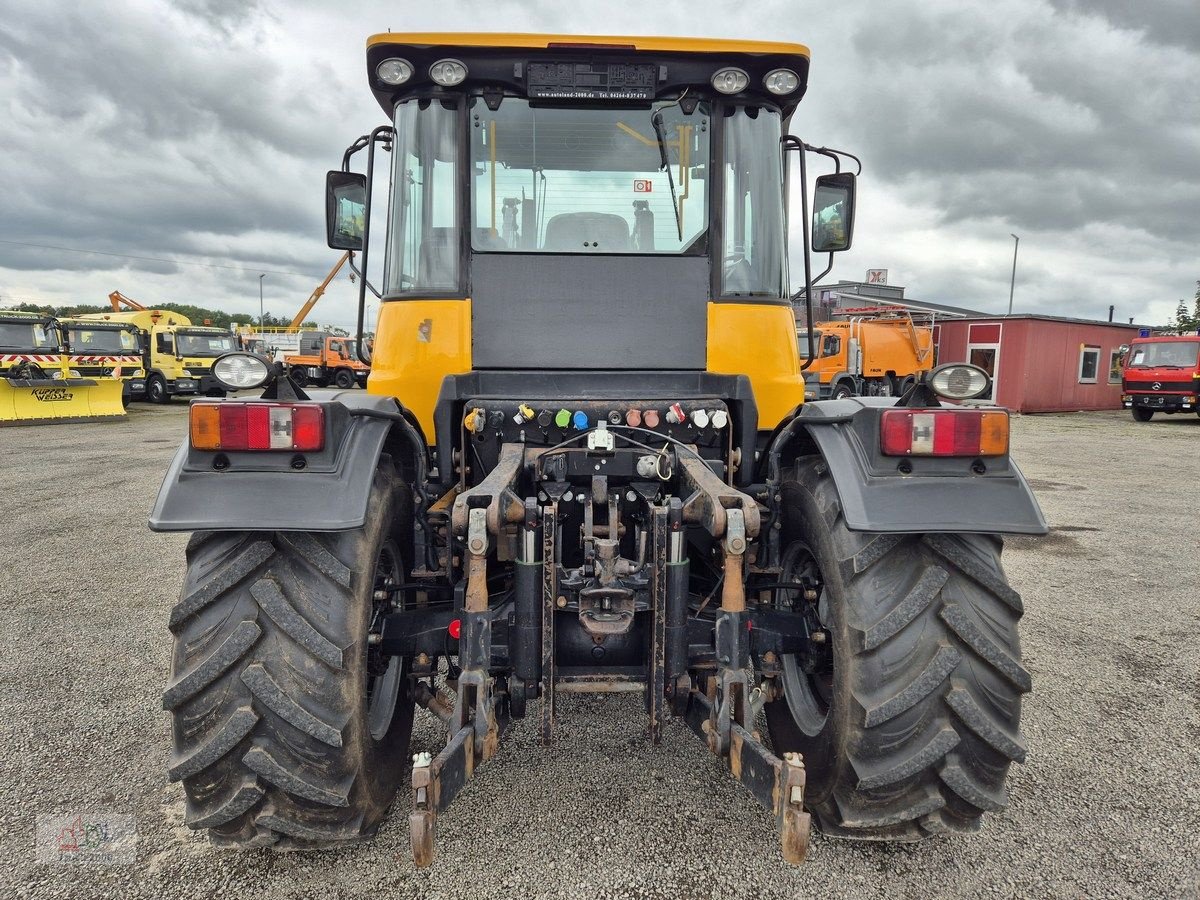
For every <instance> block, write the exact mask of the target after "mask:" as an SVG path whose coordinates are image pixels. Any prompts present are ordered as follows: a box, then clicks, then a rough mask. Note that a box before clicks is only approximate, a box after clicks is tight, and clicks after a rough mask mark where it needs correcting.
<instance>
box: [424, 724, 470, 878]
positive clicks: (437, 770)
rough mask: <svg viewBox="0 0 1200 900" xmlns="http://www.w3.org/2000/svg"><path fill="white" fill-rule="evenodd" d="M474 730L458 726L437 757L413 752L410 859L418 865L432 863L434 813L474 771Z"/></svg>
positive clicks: (460, 788) (435, 821)
mask: <svg viewBox="0 0 1200 900" xmlns="http://www.w3.org/2000/svg"><path fill="white" fill-rule="evenodd" d="M474 738H475V732H474V729H472V728H470V727H466V728H460V729H459V730H458V731H457V732H456V733H455V734H454V736H453V737H452V738H451V739H450V741H449V743H447V744H446V747H445V749H444V750H442V752H441V753H439V754H438V755H437V757H436V758H434V759H430V755H429V754H428V753H417V754H415V755H414V756H413V771H412V786H413V805H412V812H411V813H410V814H409V816H408V832H409V841H410V843H411V845H412V854H413V862H414V863H416V865H417V867H418V868H425V867H427V866H429V865H431V864H432V863H433V856H434V836H435V834H436V832H437V815H438V813H440V812H442V811H443V810H444V809H446V807H448V806H449V805H450V803H451V801H452V800H454V798H455V797H456V796H458V792H459V791H461V790H462V789H463V786H464V785H465V784H466V783H467V781H468V780H470V778H471V776H472V775H473V774H474V772H475V754H474V751H473V746H472V745H473V744H474Z"/></svg>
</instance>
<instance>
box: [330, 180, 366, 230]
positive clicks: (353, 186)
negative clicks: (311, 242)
mask: <svg viewBox="0 0 1200 900" xmlns="http://www.w3.org/2000/svg"><path fill="white" fill-rule="evenodd" d="M366 209H367V176H366V175H360V174H358V173H357V172H337V171H335V172H330V173H328V174H327V175H326V176H325V235H326V239H327V241H328V243H329V246H330V247H332V248H333V249H334V250H361V249H362V248H363V233H364V231H365V230H366Z"/></svg>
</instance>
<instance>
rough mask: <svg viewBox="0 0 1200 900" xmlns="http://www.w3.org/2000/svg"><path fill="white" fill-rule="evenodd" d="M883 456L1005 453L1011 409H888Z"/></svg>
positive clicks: (881, 438)
mask: <svg viewBox="0 0 1200 900" xmlns="http://www.w3.org/2000/svg"><path fill="white" fill-rule="evenodd" d="M879 444H880V450H881V451H882V452H883V455H884V456H1004V455H1005V454H1006V453H1008V413H1007V412H1005V411H1003V410H995V409H989V410H978V409H925V410H909V409H888V410H884V412H883V421H882V423H881V428H880V434H879Z"/></svg>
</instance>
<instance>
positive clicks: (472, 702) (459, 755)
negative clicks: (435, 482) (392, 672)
mask: <svg viewBox="0 0 1200 900" xmlns="http://www.w3.org/2000/svg"><path fill="white" fill-rule="evenodd" d="M466 538H467V540H466V545H467V554H468V555H467V578H466V582H467V585H466V596H465V602H464V604H463V611H462V633H461V637H460V643H459V664H460V665H461V667H462V671H461V673H460V674H459V676H458V695H457V698H456V700H455V703H454V709H453V711H452V712H451V713H450V715H449V717H448V719H447V723H446V724H447V729H448V732H449V738H448V740H447V742H446V746H445V748H444V749H443V750H442V752H441V753H439V754H438V755H437V756H436V757H435V756H432V754H429V753H417V754H415V755H414V756H413V771H412V790H413V794H412V812H411V813H410V814H409V817H408V825H409V838H410V840H411V843H412V853H413V862H415V863H416V865H417V866H418V867H420V868H424V867H426V866H429V865H432V863H433V857H434V838H435V835H436V831H437V815H438V813H439V812H442V811H443V810H445V809H446V807H448V806H449V805H450V803H451V802H452V801H453V800H454V798H455V797H456V796H457V795H458V792H459V791H461V790H462V788H463V787H464V786H465V785H466V783H467V781H468V780H470V778H471V776H472V775H473V774H474V772H475V766H476V765H477V764H478V763H483V762H486V761H487V760H489V759H491V758H492V757H493V756H495V755H496V751H497V750H498V749H499V745H500V733H501V732H502V731H503V730H504V728H505V727H506V726H507V724H508V718H509V717H508V710H507V708H506V707H505V706H504V705H503V704H498V703H497V702H496V696H495V694H494V693H493V690H492V681H493V679H492V676H491V674H490V673H489V672H488V667H489V665H490V663H491V646H492V639H491V628H492V623H491V617H490V614H489V612H488V594H487V553H488V547H489V541H488V528H487V510H486V509H484V508H482V507H476V508H472V509H470V511H469V514H468V524H467V535H466ZM421 699H422V698H421V697H418V700H419V701H420V700H421ZM424 699H426V700H428V699H429V698H424Z"/></svg>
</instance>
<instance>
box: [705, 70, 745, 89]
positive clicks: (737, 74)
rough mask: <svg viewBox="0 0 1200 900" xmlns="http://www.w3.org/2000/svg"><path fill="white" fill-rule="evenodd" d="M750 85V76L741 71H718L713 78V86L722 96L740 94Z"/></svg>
mask: <svg viewBox="0 0 1200 900" xmlns="http://www.w3.org/2000/svg"><path fill="white" fill-rule="evenodd" d="M749 83H750V76H749V75H747V74H746V73H745V72H743V71H742V70H741V69H732V68H730V69H718V70H717V71H716V73H715V74H714V75H713V77H712V86H713V87H715V88H716V89H717V90H718V91H720V92H721V93H722V94H740V93H741V92H742V91H744V90H745V89H746V85H748V84H749Z"/></svg>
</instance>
